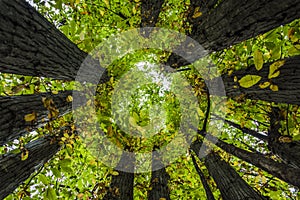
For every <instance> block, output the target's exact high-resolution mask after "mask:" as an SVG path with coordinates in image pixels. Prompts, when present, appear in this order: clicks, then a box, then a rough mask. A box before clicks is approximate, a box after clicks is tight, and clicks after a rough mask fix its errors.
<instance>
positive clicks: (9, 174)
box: [0, 136, 60, 199]
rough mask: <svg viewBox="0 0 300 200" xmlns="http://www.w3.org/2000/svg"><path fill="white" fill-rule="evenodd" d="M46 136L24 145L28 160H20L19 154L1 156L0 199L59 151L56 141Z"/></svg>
mask: <svg viewBox="0 0 300 200" xmlns="http://www.w3.org/2000/svg"><path fill="white" fill-rule="evenodd" d="M51 139H52V138H51V137H49V136H47V137H43V138H40V139H37V140H35V141H32V142H30V143H28V144H27V145H25V149H26V150H28V153H29V154H28V158H27V159H26V160H23V161H22V160H21V153H18V154H14V153H8V154H5V155H1V159H0V183H1V184H0V199H3V198H4V197H6V196H7V195H9V194H10V193H11V192H13V191H14V190H15V189H16V188H17V187H18V186H19V185H20V184H22V183H23V181H25V180H26V179H27V178H29V177H30V175H31V174H32V173H33V172H34V171H36V170H37V169H39V168H40V167H41V166H42V165H43V164H44V163H46V162H47V161H48V160H49V159H50V158H51V157H52V156H54V155H55V154H56V152H58V151H59V149H60V146H59V144H58V142H57V140H51Z"/></svg>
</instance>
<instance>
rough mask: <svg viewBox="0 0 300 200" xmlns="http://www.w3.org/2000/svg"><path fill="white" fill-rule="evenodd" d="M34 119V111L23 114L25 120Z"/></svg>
mask: <svg viewBox="0 0 300 200" xmlns="http://www.w3.org/2000/svg"><path fill="white" fill-rule="evenodd" d="M35 119H36V113H35V112H32V113H31V114H27V115H25V116H24V120H25V121H26V122H31V121H33V120H35Z"/></svg>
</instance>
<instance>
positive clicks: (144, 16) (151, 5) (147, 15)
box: [141, 0, 164, 28]
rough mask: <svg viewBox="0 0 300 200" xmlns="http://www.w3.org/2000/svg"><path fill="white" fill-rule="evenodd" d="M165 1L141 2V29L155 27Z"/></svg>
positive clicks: (145, 0)
mask: <svg viewBox="0 0 300 200" xmlns="http://www.w3.org/2000/svg"><path fill="white" fill-rule="evenodd" d="M163 3H164V0H148V1H147V0H142V1H141V7H142V8H141V28H143V27H155V24H156V22H157V19H158V16H159V13H160V10H161V7H162V5H163Z"/></svg>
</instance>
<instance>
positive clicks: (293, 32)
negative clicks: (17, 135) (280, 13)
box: [288, 28, 295, 39]
mask: <svg viewBox="0 0 300 200" xmlns="http://www.w3.org/2000/svg"><path fill="white" fill-rule="evenodd" d="M294 34H295V29H294V28H290V29H289V30H288V38H289V39H291V38H292V36H293V35H294Z"/></svg>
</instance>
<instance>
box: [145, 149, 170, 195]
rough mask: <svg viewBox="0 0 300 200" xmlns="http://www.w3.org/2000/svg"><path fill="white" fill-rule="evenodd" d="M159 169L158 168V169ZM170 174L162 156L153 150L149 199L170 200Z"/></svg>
mask: <svg viewBox="0 0 300 200" xmlns="http://www.w3.org/2000/svg"><path fill="white" fill-rule="evenodd" d="M157 169H158V170H157ZM169 179H170V176H169V174H168V173H167V172H166V169H165V167H164V165H163V163H162V162H161V157H160V155H159V153H158V152H156V151H153V152H152V176H151V187H152V189H151V190H150V191H149V194H148V200H159V199H161V198H163V199H165V200H170V190H169V187H168V181H169Z"/></svg>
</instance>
